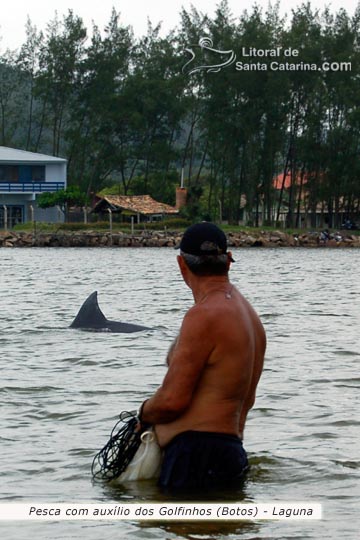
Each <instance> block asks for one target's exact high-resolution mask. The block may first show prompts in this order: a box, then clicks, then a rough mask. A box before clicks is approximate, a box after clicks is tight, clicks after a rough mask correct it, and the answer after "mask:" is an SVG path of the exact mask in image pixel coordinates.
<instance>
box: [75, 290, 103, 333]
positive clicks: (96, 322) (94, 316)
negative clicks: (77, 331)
mask: <svg viewBox="0 0 360 540" xmlns="http://www.w3.org/2000/svg"><path fill="white" fill-rule="evenodd" d="M107 322H108V321H107V318H106V317H105V315H104V314H103V312H102V311H101V309H100V308H99V304H98V300H97V291H95V292H93V293H91V294H90V296H89V297H88V298H87V299H86V300H85V302H84V303H83V305H82V306H81V308H80V310H79V313H78V314H77V315H76V317H75V319H74V320H73V322H72V323H71V324H70V328H106V326H107Z"/></svg>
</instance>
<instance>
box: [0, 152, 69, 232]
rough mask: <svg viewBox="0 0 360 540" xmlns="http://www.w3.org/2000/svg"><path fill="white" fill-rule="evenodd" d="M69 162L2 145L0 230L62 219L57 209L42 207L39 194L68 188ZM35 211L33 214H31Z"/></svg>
mask: <svg viewBox="0 0 360 540" xmlns="http://www.w3.org/2000/svg"><path fill="white" fill-rule="evenodd" d="M66 165H67V161H66V159H62V158H58V157H54V156H46V155H44V154H35V153H34V152H26V151H24V150H16V149H14V148H7V147H5V146H0V228H3V227H4V216H5V215H6V214H7V221H8V227H13V226H14V225H16V224H18V223H24V222H26V221H29V220H30V219H32V217H33V219H34V220H35V221H47V222H55V221H58V220H59V212H58V209H56V208H47V209H45V210H43V209H41V208H39V207H38V206H37V204H36V198H37V196H38V195H39V194H40V193H44V192H54V191H59V190H61V189H66ZM32 212H33V214H32Z"/></svg>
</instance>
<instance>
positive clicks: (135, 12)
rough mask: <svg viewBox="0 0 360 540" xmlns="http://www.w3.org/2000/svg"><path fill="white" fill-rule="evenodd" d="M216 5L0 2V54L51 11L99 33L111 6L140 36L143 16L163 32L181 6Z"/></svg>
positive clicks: (246, 0) (233, 2)
mask: <svg viewBox="0 0 360 540" xmlns="http://www.w3.org/2000/svg"><path fill="white" fill-rule="evenodd" d="M218 3H219V1H218V0H193V1H191V0H147V1H146V0H96V1H94V0H1V8H0V13H1V16H0V37H1V41H0V51H1V52H4V50H5V49H7V48H9V49H16V48H18V47H20V46H21V45H22V44H23V43H24V41H25V23H26V19H27V16H29V17H30V19H31V21H32V23H33V24H35V25H36V26H37V28H38V29H39V30H40V29H41V30H45V27H46V23H47V22H49V21H50V20H51V19H53V18H54V14H55V11H57V12H58V14H59V15H60V16H62V15H63V14H66V13H67V11H68V9H72V10H73V11H74V13H75V14H76V15H79V16H80V17H82V19H83V20H84V23H85V26H86V27H87V28H88V29H89V30H91V27H92V21H95V23H96V24H97V26H98V27H99V28H100V30H102V29H103V28H104V26H105V25H106V24H107V22H108V21H109V19H110V14H111V9H112V7H113V6H114V7H115V9H116V10H117V11H118V12H120V13H121V16H122V20H123V22H124V23H125V24H128V25H131V26H132V27H133V29H134V32H135V34H136V35H138V36H141V35H143V34H145V33H146V26H147V17H149V18H150V20H151V22H152V23H153V24H157V23H158V22H160V21H162V27H163V30H164V32H166V31H168V30H170V29H172V28H174V27H175V26H176V25H177V24H178V22H179V12H180V10H181V6H184V7H185V8H189V7H190V5H191V4H193V5H194V6H195V7H196V8H197V9H198V10H199V11H202V12H203V13H208V14H209V15H213V14H214V11H215V7H216V5H217V4H218ZM272 3H274V2H272ZM301 3H302V2H301V0H281V2H280V5H281V11H282V13H285V12H287V13H290V12H291V8H293V7H296V6H299V5H300V4H301ZM253 4H254V0H229V5H230V7H231V9H232V12H233V14H234V15H235V16H239V15H240V14H241V12H242V11H243V10H244V9H246V8H251V6H252V5H253ZM257 4H258V5H260V6H263V7H265V8H266V7H267V5H268V0H258V1H257ZM311 4H312V6H314V7H320V8H323V7H324V6H325V4H327V5H330V8H331V9H332V10H333V11H337V10H338V9H339V8H340V7H343V8H345V9H346V11H347V12H348V13H349V15H353V13H354V10H355V8H356V5H357V0H332V1H331V2H324V1H321V0H313V1H312V2H311ZM285 6H286V7H285Z"/></svg>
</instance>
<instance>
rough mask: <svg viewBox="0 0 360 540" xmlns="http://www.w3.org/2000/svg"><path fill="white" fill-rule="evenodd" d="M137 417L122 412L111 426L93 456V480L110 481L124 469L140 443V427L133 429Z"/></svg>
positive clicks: (137, 422)
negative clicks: (106, 440) (103, 443)
mask: <svg viewBox="0 0 360 540" xmlns="http://www.w3.org/2000/svg"><path fill="white" fill-rule="evenodd" d="M138 424H139V418H138V417H137V416H136V413H134V412H127V411H125V412H122V413H120V415H119V420H118V421H117V422H116V424H115V426H114V427H113V429H112V431H111V434H110V439H109V441H108V442H107V443H106V445H105V446H104V448H102V449H101V450H100V451H99V452H98V453H97V454H96V456H95V457H94V459H93V462H92V465H91V474H92V477H93V480H102V481H106V482H110V481H111V480H114V479H115V478H117V477H118V476H120V474H121V473H122V472H124V471H125V469H126V468H127V466H128V465H129V463H130V462H131V460H132V459H133V457H134V456H135V454H136V451H137V450H138V448H139V446H140V444H141V434H142V432H143V430H142V429H140V430H137V431H135V428H136V426H138Z"/></svg>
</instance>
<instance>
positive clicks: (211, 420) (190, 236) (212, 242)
mask: <svg viewBox="0 0 360 540" xmlns="http://www.w3.org/2000/svg"><path fill="white" fill-rule="evenodd" d="M180 249H181V254H180V256H178V264H179V268H180V271H181V274H182V277H183V279H184V281H185V283H186V284H187V285H188V286H189V287H190V289H191V291H192V293H193V297H194V301H195V304H194V306H193V307H192V308H191V309H189V311H188V312H187V313H186V315H185V317H184V320H183V323H182V326H181V329H180V332H179V335H178V337H177V339H176V341H175V343H174V344H173V346H172V347H171V349H170V351H169V354H168V359H167V360H168V370H167V373H166V375H165V377H164V380H163V382H162V384H161V386H160V387H159V388H158V390H157V391H156V392H155V394H154V395H153V396H152V397H151V398H150V399H148V400H146V401H145V402H144V404H143V406H142V412H141V421H143V422H145V423H150V424H152V425H154V426H155V432H156V435H157V438H158V441H159V444H160V446H162V447H163V448H164V460H163V466H162V470H161V476H160V481H159V482H160V485H161V486H162V487H165V488H169V487H172V488H180V487H181V488H184V487H186V488H191V489H192V488H194V489H195V488H199V487H201V488H205V487H206V488H207V487H214V486H219V484H220V483H221V484H223V485H229V484H230V483H231V482H232V481H233V480H238V479H240V478H241V477H242V475H243V473H244V471H245V470H246V468H247V458H246V452H245V451H244V449H243V447H242V443H241V440H242V438H243V432H244V427H245V421H246V417H247V413H248V411H249V409H250V408H251V407H252V406H253V404H254V401H255V393H256V387H257V384H258V381H259V378H260V375H261V372H262V367H263V361H264V354H265V348H266V338H265V332H264V329H263V326H262V324H261V322H260V319H259V317H258V316H257V314H256V313H255V311H254V309H253V308H252V307H251V306H250V304H249V303H248V302H247V300H245V298H244V297H243V296H242V295H241V294H240V292H239V291H238V290H237V289H236V287H235V286H234V285H232V284H231V283H230V281H229V278H228V271H229V268H230V264H231V262H232V261H233V259H232V256H231V253H230V252H227V243H226V237H225V235H224V233H223V232H222V231H221V229H219V228H218V227H217V226H216V225H214V224H210V223H200V224H196V225H193V226H191V227H189V229H187V231H185V233H184V236H183V239H182V241H181V244H180ZM209 448H210V449H211V451H210V453H209V454H208V455H205V454H207V452H208V449H209Z"/></svg>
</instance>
